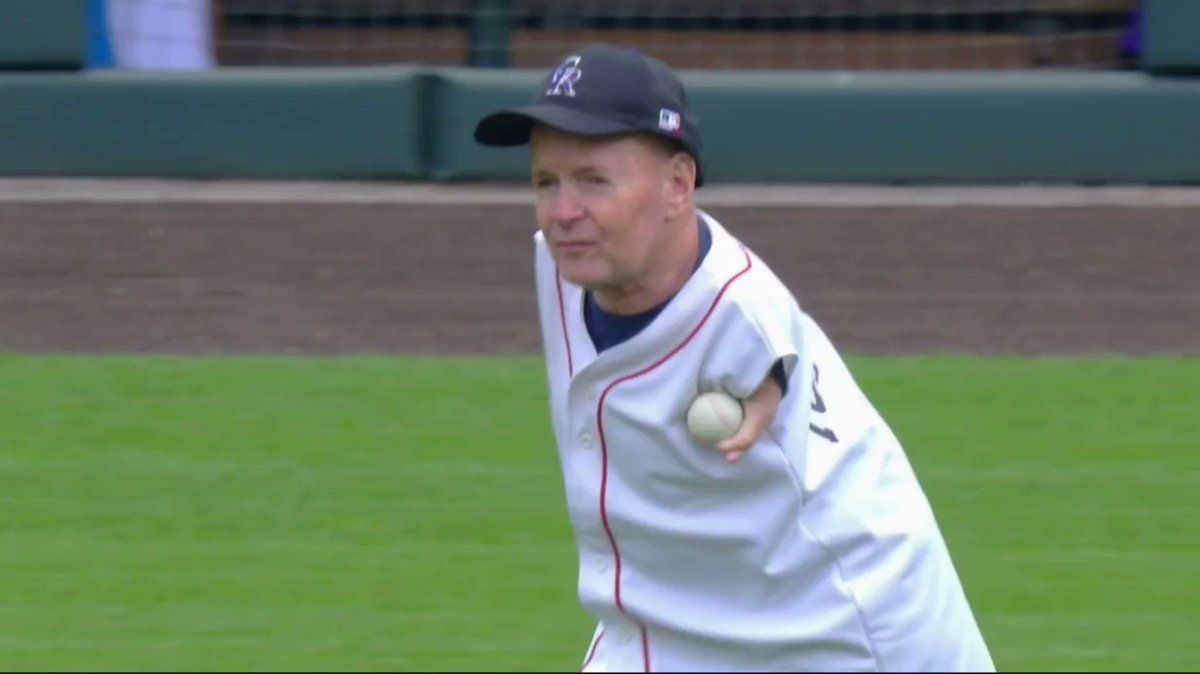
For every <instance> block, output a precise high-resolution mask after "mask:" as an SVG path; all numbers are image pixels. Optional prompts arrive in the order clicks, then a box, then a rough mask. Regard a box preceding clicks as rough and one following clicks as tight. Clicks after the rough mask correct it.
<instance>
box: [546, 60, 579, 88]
mask: <svg viewBox="0 0 1200 674" xmlns="http://www.w3.org/2000/svg"><path fill="white" fill-rule="evenodd" d="M582 76H583V71H582V70H580V69H579V57H578V56H568V57H567V58H566V59H565V60H564V61H563V62H562V65H560V66H559V67H558V68H555V70H554V74H553V75H551V76H550V88H549V89H547V90H546V95H547V96H574V95H575V83H576V82H578V81H579V78H580V77H582Z"/></svg>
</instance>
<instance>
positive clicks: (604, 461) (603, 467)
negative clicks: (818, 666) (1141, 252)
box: [559, 248, 752, 672]
mask: <svg viewBox="0 0 1200 674" xmlns="http://www.w3.org/2000/svg"><path fill="white" fill-rule="evenodd" d="M742 254H743V255H745V256H746V266H745V267H744V268H743V269H742V270H741V271H739V272H738V273H736V274H734V275H733V276H732V277H730V279H729V280H728V281H726V282H725V285H723V286H721V291H720V292H718V293H717V296H716V297H714V298H713V301H712V305H711V306H709V307H708V311H707V312H705V313H704V317H703V318H701V319H700V322H699V323H697V324H696V327H695V328H693V329H692V331H691V332H690V333H688V336H687V337H685V338H684V339H683V341H682V342H680V343H679V345H678V346H676V347H675V348H674V349H671V351H670V352H669V353H667V355H665V356H663V357H662V358H660V359H658V360H657V361H656V362H655V363H654V364H652V365H650V366H649V367H647V368H645V369H643V370H640V371H638V372H634V373H633V374H629V375H625V376H624V377H621V378H620V379H618V380H616V381H614V382H613V383H611V384H609V385H608V386H607V387H606V388H605V389H604V392H603V393H601V394H600V400H599V401H598V402H597V403H596V431H597V433H598V434H599V436H600V458H601V463H600V523H601V524H603V525H604V534H605V535H606V536H607V537H608V544H609V545H610V546H611V547H612V552H613V560H614V562H615V564H614V565H615V567H616V570H615V571H614V573H613V597H614V599H615V600H616V604H617V610H619V611H620V612H621V613H624V614H625V615H626V616H627V617H628V618H629V619H630V620H632V621H633V622H634V623H637V626H638V628H639V629H640V630H641V633H642V664H643V665H644V668H645V671H647V672H649V671H650V639H649V636H648V635H647V634H646V626H645V625H644V624H643V623H642V621H641V620H638V619H637V618H636V617H634V616H633V615H632V614H631V613H629V612H628V611H626V610H625V605H624V603H623V602H622V601H621V551H620V550H619V549H618V548H617V539H616V538H615V537H614V536H613V532H612V527H611V526H609V524H608V442H607V440H606V439H605V437H604V414H603V413H604V399H605V398H607V397H608V394H609V393H612V390H613V389H615V388H616V387H617V386H619V385H621V384H624V383H625V382H627V381H630V380H633V379H637V378H638V377H641V376H643V375H645V374H647V373H649V372H652V371H654V370H655V369H657V368H658V367H659V366H661V365H662V364H663V363H665V362H667V361H668V360H671V358H674V357H675V354H677V353H679V352H680V351H682V350H683V348H684V347H685V346H687V345H688V344H689V343H690V342H691V341H692V339H694V338H695V337H696V334H697V333H699V332H700V328H703V327H704V324H705V323H707V322H708V319H709V317H710V316H712V313H713V311H714V310H716V308H717V303H718V302H720V301H721V298H722V297H723V296H724V295H725V291H726V290H729V286H731V285H733V282H734V281H736V280H738V279H739V278H741V277H742V276H744V275H745V274H746V272H748V271H750V267H751V265H752V263H751V260H750V253H749V251H747V250H746V249H745V248H742ZM559 311H560V312H561V311H562V296H561V295H560V296H559ZM562 318H563V326H564V328H563V334H564V335H565V334H566V327H565V326H566V320H567V319H566V315H565V314H562ZM567 353H568V354H570V344H569V343H568V348H567ZM569 362H570V357H569V355H568V363H569Z"/></svg>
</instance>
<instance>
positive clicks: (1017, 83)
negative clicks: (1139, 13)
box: [0, 0, 1200, 183]
mask: <svg viewBox="0 0 1200 674" xmlns="http://www.w3.org/2000/svg"><path fill="white" fill-rule="evenodd" d="M26 5H28V6H30V7H35V6H36V7H42V8H43V9H41V10H37V11H35V12H33V13H26V14H22V15H21V16H22V22H19V23H22V24H24V23H27V22H28V21H33V23H32V24H29V25H30V26H34V25H36V26H41V27H42V28H41V29H36V30H35V29H32V28H31V29H29V31H28V33H29V35H24V34H23V35H24V37H23V38H22V39H25V38H29V39H32V40H33V41H34V42H37V43H38V44H40V45H41V46H37V45H36V44H35V45H34V46H30V43H29V42H28V41H26V42H24V43H23V42H21V41H20V40H15V38H14V40H15V41H14V42H12V44H13V45H17V46H16V47H12V46H10V47H9V48H8V49H9V51H7V52H5V51H3V50H0V65H3V67H4V68H10V69H11V68H19V69H23V70H38V71H37V72H8V71H5V72H0V175H9V176H39V175H40V176H72V175H78V176H164V177H198V178H314V179H372V178H404V179H437V180H478V179H505V180H508V179H513V180H520V179H524V177H525V175H526V174H527V170H528V152H527V150H526V149H524V148H517V149H510V150H496V149H485V148H480V147H478V146H476V145H475V144H474V142H473V140H472V137H471V130H472V127H473V125H474V123H475V121H476V120H477V119H478V118H479V117H480V116H481V115H482V114H483V113H484V112H486V111H489V110H493V109H495V108H498V107H502V106H508V105H520V104H523V103H525V102H527V101H528V100H529V99H530V98H531V97H532V95H533V94H534V92H535V91H536V89H537V86H538V82H539V79H540V77H541V71H532V70H504V69H470V68H449V67H442V68H434V67H422V68H416V67H360V68H336V69H333V68H278V69H273V68H224V69H218V70H215V71H211V72H202V73H187V74H155V73H132V72H86V71H85V72H79V71H70V72H46V69H48V68H50V67H52V66H53V65H54V64H59V65H62V64H66V66H67V67H75V66H77V65H78V62H79V60H80V59H81V58H82V57H81V54H82V46H81V45H82V39H81V38H80V37H79V32H80V31H81V30H82V29H81V28H80V26H81V25H82V23H83V17H82V13H81V9H80V7H81V6H82V4H81V3H79V2H70V1H64V0H46V2H45V4H41V2H40V0H39V2H34V1H33V0H18V2H15V3H12V4H8V3H6V4H5V6H4V7H3V8H0V14H8V15H9V17H10V18H11V17H12V16H13V14H11V13H10V12H13V8H18V7H25V6H26ZM1197 5H1200V3H1197V2H1194V1H1189V2H1177V1H1174V0H1151V2H1150V4H1149V5H1148V15H1147V38H1146V41H1147V57H1146V62H1145V64H1144V68H1143V71H1124V72H1121V71H1116V72H1078V71H1070V72H1068V71H999V72H996V71H988V72H975V73H971V72H955V73H948V72H941V73H937V72H933V73H929V72H886V73H885V72H865V71H864V72H859V71H842V72H788V71H758V72H746V71H685V73H684V79H685V82H686V84H687V86H688V89H689V93H690V96H691V98H692V100H693V105H694V107H695V109H696V112H697V114H698V116H699V117H700V120H701V125H702V128H703V129H704V134H705V140H706V153H705V154H706V161H707V164H708V170H709V176H710V177H711V178H712V179H713V180H714V181H722V182H796V181H803V182H818V183H819V182H885V183H1007V182H1044V183H1200V133H1196V128H1195V120H1196V119H1200V77H1190V76H1187V75H1186V74H1181V73H1188V72H1193V71H1200V53H1197V50H1196V49H1194V48H1193V47H1194V45H1196V44H1200V43H1197V42H1196V41H1195V40H1194V39H1192V38H1191V37H1189V36H1187V35H1184V33H1183V32H1181V31H1182V27H1186V26H1190V25H1194V21H1193V22H1191V23H1189V22H1188V21H1187V19H1188V18H1189V17H1190V18H1195V17H1193V14H1195V12H1196V6H1197ZM49 7H55V8H57V9H56V10H55V11H57V12H59V14H58V15H57V16H58V17H59V18H58V20H52V18H49V17H50V15H49V14H45V15H43V14H39V13H38V12H50V10H49V9H45V8H49ZM1172 16H1176V17H1177V18H1179V19H1180V20H1178V21H1172V20H1171V17H1172ZM0 18H3V17H0ZM17 23H18V22H14V21H3V20H0V26H3V25H9V26H13V25H16V24H17ZM52 25H53V26H58V28H57V29H54V30H51V29H48V28H46V27H47V26H52ZM39 30H40V31H41V32H39ZM10 32H11V30H10ZM18 32H21V31H18ZM30 35H32V36H37V35H41V36H42V37H40V38H36V37H32V38H30V37H29V36H30ZM39 40H40V42H39ZM21 45H24V46H21ZM64 45H74V47H71V48H70V49H68V48H67V47H66V46H64ZM18 47H19V48H18ZM30 55H37V56H36V57H35V56H30ZM30 58H33V59H34V60H37V59H43V60H42V61H39V62H38V63H36V64H32V65H30V64H29V59H30ZM22 64H25V65H22Z"/></svg>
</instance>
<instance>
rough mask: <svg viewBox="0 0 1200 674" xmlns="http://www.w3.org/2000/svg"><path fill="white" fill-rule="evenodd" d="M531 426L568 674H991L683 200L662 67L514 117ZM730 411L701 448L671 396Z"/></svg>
mask: <svg viewBox="0 0 1200 674" xmlns="http://www.w3.org/2000/svg"><path fill="white" fill-rule="evenodd" d="M475 137H476V139H477V140H478V141H479V142H481V143H483V144H486V145H521V144H525V143H530V145H531V149H532V157H533V162H532V178H533V189H534V191H535V193H536V202H537V206H536V213H537V221H538V226H539V228H540V231H539V232H538V233H537V234H536V235H535V237H534V239H535V257H536V272H537V295H538V306H539V309H540V314H541V325H542V333H543V337H544V346H545V355H546V366H547V375H548V383H549V393H550V395H549V398H550V408H551V419H552V423H553V427H554V434H555V438H556V440H557V444H558V451H559V456H560V459H561V462H562V469H563V478H564V482H565V487H566V494H567V507H568V511H569V514H570V518H571V522H572V525H573V528H574V532H575V537H576V542H577V545H578V552H579V562H580V567H579V595H580V600H581V602H582V604H583V606H584V607H585V608H586V609H587V610H588V612H589V613H591V614H592V615H593V616H594V617H595V618H596V619H597V621H598V623H599V624H598V626H597V629H596V633H595V636H594V637H593V641H592V644H591V646H590V647H589V649H588V650H587V653H586V656H585V658H584V669H585V670H586V671H652V670H660V671H701V670H722V671H736V670H745V671H763V670H818V671H846V670H865V671H872V670H875V671H880V670H908V671H914V670H936V671H950V670H960V671H963V670H973V671H981V670H992V669H993V664H992V660H991V657H990V656H989V654H988V651H987V647H986V645H985V644H984V641H983V638H982V636H981V635H980V632H979V629H978V627H977V625H976V622H975V619H974V617H973V615H972V613H971V609H970V607H969V605H968V603H967V599H966V597H965V595H964V593H963V589H962V586H961V584H960V582H959V579H958V576H957V574H956V572H955V569H954V566H953V563H952V562H951V559H950V555H949V553H948V552H947V550H946V546H945V544H944V542H943V539H942V536H941V534H940V532H939V530H938V526H937V523H936V521H935V519H934V516H933V513H932V511H931V510H930V507H929V504H928V502H927V500H926V498H925V495H924V493H923V492H922V490H921V488H920V486H919V484H918V482H917V479H916V477H915V476H914V474H913V471H912V469H911V467H910V465H909V462H908V460H907V458H906V457H905V454H904V452H903V450H902V449H901V446H900V444H899V443H898V441H897V440H896V438H895V436H894V435H893V434H892V432H891V430H890V429H889V428H888V426H887V424H886V423H885V422H884V421H883V419H882V418H881V417H880V416H879V414H878V413H877V412H876V411H875V409H874V408H873V407H872V406H871V404H870V403H869V402H868V401H867V399H866V398H865V397H864V395H863V394H862V392H861V391H860V390H859V388H858V387H857V385H856V384H855V382H854V380H853V379H852V377H851V375H850V373H849V372H848V371H847V369H846V366H845V364H844V363H843V361H842V359H841V358H840V356H839V355H838V353H837V351H836V350H835V349H834V347H833V346H832V344H830V342H829V340H828V339H827V338H826V336H825V334H824V333H823V332H822V331H821V329H820V327H818V326H817V324H816V323H815V322H813V320H812V319H811V318H810V317H809V316H808V315H807V314H805V313H804V312H803V311H801V309H800V308H799V306H798V305H797V303H796V301H795V299H794V298H793V297H792V295H791V293H790V292H789V291H788V290H787V288H785V287H784V285H783V284H782V283H781V282H780V281H779V279H778V278H776V276H775V275H774V274H773V273H772V272H771V271H770V269H768V268H767V266H766V265H765V264H764V263H763V261H762V260H761V259H759V258H758V257H757V256H756V255H755V254H754V253H753V252H751V251H750V250H749V249H747V248H746V247H745V246H744V245H742V244H741V243H740V242H739V241H738V240H737V238H736V237H734V236H733V235H732V234H731V233H730V232H729V231H727V230H726V229H725V228H724V227H723V226H722V225H721V224H720V223H718V222H717V221H716V220H715V219H713V218H712V217H711V216H709V215H708V214H706V213H704V212H702V211H699V210H698V209H697V208H696V206H695V203H694V191H695V188H696V187H698V186H699V185H700V184H701V183H702V182H703V178H704V171H703V163H702V161H701V158H702V153H701V142H700V133H699V129H698V127H697V124H696V120H695V118H694V117H693V115H692V114H691V112H690V111H689V109H688V103H687V99H686V96H685V93H684V89H683V86H682V84H681V83H680V81H679V80H678V78H677V77H676V76H675V75H674V74H673V73H672V72H671V71H670V70H669V69H668V68H667V67H666V66H665V65H664V64H663V63H662V62H660V61H657V60H655V59H651V58H647V57H645V56H644V55H642V54H641V53H639V52H637V51H635V50H631V49H626V48H619V47H612V46H606V45H593V46H589V47H585V48H583V49H580V50H579V51H577V52H575V53H573V54H571V55H569V56H567V57H566V58H565V59H563V61H562V62H561V63H560V64H559V65H558V67H557V68H555V69H554V70H553V71H552V72H551V73H550V74H549V76H548V77H547V78H546V80H545V82H544V83H543V85H542V87H541V89H540V90H539V92H538V95H537V97H536V99H535V101H534V102H533V104H532V105H531V106H529V107H525V108H520V109H515V110H506V111H500V112H497V113H494V114H492V115H489V116H487V117H485V118H484V119H483V120H481V121H480V123H479V125H478V126H477V128H476V130H475ZM709 390H720V391H724V392H727V393H729V394H731V395H733V396H734V397H736V398H738V399H740V400H741V401H742V402H743V407H744V410H745V414H744V420H743V421H742V423H741V426H740V427H739V428H738V430H737V432H736V434H735V435H734V436H733V437H731V438H729V439H727V440H725V441H724V442H722V443H720V444H718V445H717V447H716V448H715V449H714V448H712V447H708V446H705V445H704V444H703V443H700V442H698V441H696V440H695V439H693V438H692V437H691V436H690V435H689V434H688V430H687V426H686V423H685V417H686V412H687V409H688V407H689V405H690V404H691V402H692V400H694V399H695V398H696V396H697V395H698V394H699V393H701V392H704V391H709Z"/></svg>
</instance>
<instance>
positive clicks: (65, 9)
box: [0, 0, 87, 70]
mask: <svg viewBox="0 0 1200 674" xmlns="http://www.w3.org/2000/svg"><path fill="white" fill-rule="evenodd" d="M84 3H85V0H0V70H10V69H26V70H45V69H67V70H72V69H78V68H82V67H83V63H84V57H85V53H86V52H85V50H86V47H87V43H86V35H85V33H84V29H85V18H86V17H85V14H84V9H85V7H84Z"/></svg>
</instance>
